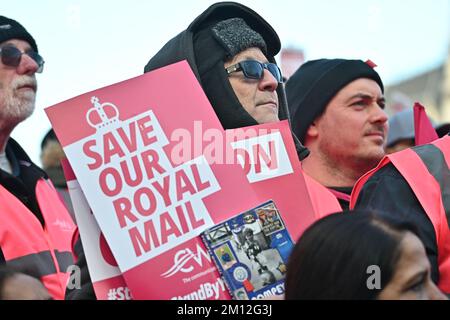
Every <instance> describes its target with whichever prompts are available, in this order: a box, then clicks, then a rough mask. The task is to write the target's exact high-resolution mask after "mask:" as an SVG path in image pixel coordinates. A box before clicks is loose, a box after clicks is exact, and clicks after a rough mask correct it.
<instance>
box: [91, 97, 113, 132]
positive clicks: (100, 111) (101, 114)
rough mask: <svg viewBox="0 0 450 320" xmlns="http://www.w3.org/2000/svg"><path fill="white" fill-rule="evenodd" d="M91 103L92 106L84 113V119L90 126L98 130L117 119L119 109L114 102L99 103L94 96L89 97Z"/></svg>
mask: <svg viewBox="0 0 450 320" xmlns="http://www.w3.org/2000/svg"><path fill="white" fill-rule="evenodd" d="M91 103H92V104H93V105H94V107H93V108H91V109H89V110H88V112H87V113H86V120H87V122H88V123H89V125H90V126H91V127H93V128H95V129H97V130H99V129H102V128H105V127H107V126H110V125H112V124H114V123H117V122H118V121H119V109H118V108H117V107H116V106H115V105H114V104H112V103H109V102H105V103H102V104H100V100H99V99H98V98H97V97H95V96H94V97H92V98H91Z"/></svg>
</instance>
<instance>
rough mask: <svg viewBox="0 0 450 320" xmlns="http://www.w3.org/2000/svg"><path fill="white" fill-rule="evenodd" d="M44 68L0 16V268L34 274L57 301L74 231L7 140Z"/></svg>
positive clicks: (29, 108) (25, 39)
mask: <svg viewBox="0 0 450 320" xmlns="http://www.w3.org/2000/svg"><path fill="white" fill-rule="evenodd" d="M43 66H44V60H43V59H42V57H41V56H40V55H39V53H38V48H37V45H36V42H35V40H34V39H33V37H32V36H31V34H30V33H28V31H27V30H26V29H25V28H24V27H23V26H22V25H21V24H19V23H18V22H17V21H15V20H12V19H9V18H6V17H4V16H0V221H1V223H0V264H4V263H6V264H7V265H9V266H11V267H13V268H15V269H16V270H18V271H24V272H32V273H33V274H36V275H37V276H38V277H39V278H40V280H41V281H42V283H43V284H44V286H45V287H46V289H47V290H48V292H49V294H50V295H51V296H52V297H53V298H55V299H62V298H64V292H65V286H66V282H67V279H68V274H67V273H66V270H67V267H68V266H69V265H71V264H73V258H72V246H71V241H72V235H73V233H74V230H75V226H74V224H73V221H72V219H71V217H70V215H69V213H68V212H67V209H66V208H65V206H64V205H63V204H62V202H61V199H60V197H59V195H58V193H57V192H56V190H55V188H54V187H53V186H52V185H51V183H50V181H49V180H48V179H47V175H46V174H45V172H44V171H42V170H41V169H40V168H38V167H37V166H36V165H34V164H33V163H32V162H31V160H30V158H29V157H28V156H27V154H26V153H25V151H23V149H22V148H21V147H20V146H19V144H18V143H17V142H16V141H14V140H13V139H11V138H10V134H11V132H12V131H13V130H14V128H15V127H16V126H17V125H18V124H19V123H20V122H22V121H24V120H25V119H27V118H28V117H29V116H30V115H31V114H32V113H33V110H34V106H35V98H36V90H37V81H36V73H39V72H42V70H43Z"/></svg>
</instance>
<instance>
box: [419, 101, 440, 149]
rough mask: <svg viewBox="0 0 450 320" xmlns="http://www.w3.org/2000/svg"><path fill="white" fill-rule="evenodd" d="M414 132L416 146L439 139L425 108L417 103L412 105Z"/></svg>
mask: <svg viewBox="0 0 450 320" xmlns="http://www.w3.org/2000/svg"><path fill="white" fill-rule="evenodd" d="M414 132H415V139H416V146H420V145H422V144H427V143H430V142H432V141H434V140H436V139H438V138H439V137H438V135H437V133H436V130H435V129H434V128H433V125H432V124H431V121H430V119H429V118H428V116H427V113H426V111H425V108H424V107H423V106H422V105H421V104H420V103H418V102H416V103H415V104H414Z"/></svg>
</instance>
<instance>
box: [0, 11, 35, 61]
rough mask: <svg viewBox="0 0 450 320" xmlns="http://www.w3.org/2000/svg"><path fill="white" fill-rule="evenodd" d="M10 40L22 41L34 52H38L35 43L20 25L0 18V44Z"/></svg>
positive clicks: (5, 18) (2, 17)
mask: <svg viewBox="0 0 450 320" xmlns="http://www.w3.org/2000/svg"><path fill="white" fill-rule="evenodd" d="M11 39H19V40H24V41H26V42H28V43H29V44H30V46H31V47H32V48H33V50H34V51H36V52H38V48H37V45H36V41H34V39H33V37H32V36H31V34H29V33H28V31H27V30H26V29H25V28H24V27H23V26H22V25H21V24H20V23H18V22H17V21H15V20H12V19H9V18H7V17H4V16H0V43H2V42H5V41H8V40H11Z"/></svg>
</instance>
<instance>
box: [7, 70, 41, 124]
mask: <svg viewBox="0 0 450 320" xmlns="http://www.w3.org/2000/svg"><path fill="white" fill-rule="evenodd" d="M23 85H33V86H35V87H36V79H35V78H34V76H33V77H30V76H22V77H19V78H16V79H15V80H13V81H12V83H11V84H10V85H9V87H8V88H3V90H2V91H3V95H4V96H3V103H2V106H1V107H0V119H2V120H3V121H6V122H7V123H9V124H12V125H15V124H18V123H20V122H22V121H24V120H25V119H27V118H28V117H29V116H31V115H32V114H33V111H34V105H35V101H36V93H35V92H34V91H32V90H26V91H22V92H21V91H18V90H17V89H18V88H20V87H22V86H23Z"/></svg>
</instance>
